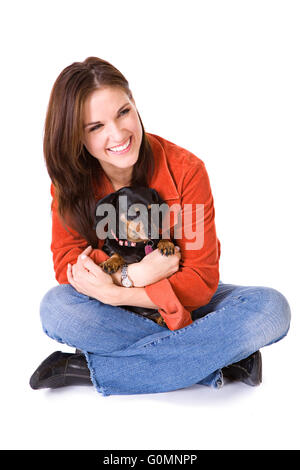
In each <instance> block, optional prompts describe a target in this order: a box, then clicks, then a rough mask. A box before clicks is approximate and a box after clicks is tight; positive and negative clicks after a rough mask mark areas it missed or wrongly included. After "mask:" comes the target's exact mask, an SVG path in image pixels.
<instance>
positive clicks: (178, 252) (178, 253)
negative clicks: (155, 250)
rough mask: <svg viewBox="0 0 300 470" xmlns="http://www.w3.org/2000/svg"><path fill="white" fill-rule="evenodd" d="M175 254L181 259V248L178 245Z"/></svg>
mask: <svg viewBox="0 0 300 470" xmlns="http://www.w3.org/2000/svg"><path fill="white" fill-rule="evenodd" d="M174 254H175V255H176V256H178V258H179V259H180V258H181V251H180V246H178V245H176V246H175V253H174Z"/></svg>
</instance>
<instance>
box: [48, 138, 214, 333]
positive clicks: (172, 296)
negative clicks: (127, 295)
mask: <svg viewBox="0 0 300 470" xmlns="http://www.w3.org/2000/svg"><path fill="white" fill-rule="evenodd" d="M146 135H147V137H148V139H149V142H150V145H151V148H152V150H153V154H154V161H155V170H154V175H153V177H152V180H151V183H150V184H149V186H150V187H151V188H154V189H156V191H157V192H158V193H159V195H160V196H161V197H162V199H164V200H165V202H166V203H167V204H168V205H169V206H172V205H173V204H179V205H180V206H178V207H179V208H180V207H181V208H183V207H184V205H185V204H190V205H191V204H193V206H191V207H192V208H193V210H192V218H191V224H189V227H190V228H191V230H192V232H193V233H194V232H195V229H196V210H195V207H196V206H195V205H196V204H199V205H200V204H201V205H204V206H202V207H204V224H203V226H204V229H203V232H202V233H201V236H202V238H201V240H203V243H200V244H199V243H197V245H196V244H194V246H193V245H192V246H193V248H192V249H190V247H189V246H188V245H187V244H190V245H191V244H193V243H195V241H196V238H194V239H192V238H191V236H190V235H189V234H187V237H186V238H185V226H186V225H185V223H184V221H185V210H183V211H182V223H181V225H182V227H183V229H182V238H176V239H175V244H176V245H178V246H180V249H181V261H180V268H179V270H178V271H177V272H176V273H175V274H173V275H172V276H170V277H169V278H168V279H163V280H161V281H159V282H156V283H154V284H151V285H149V286H146V287H145V290H146V293H147V295H148V296H149V298H150V299H151V300H152V302H154V304H155V305H157V306H158V307H159V313H160V314H161V315H162V317H163V318H164V320H165V322H166V324H167V326H168V328H169V329H170V330H177V329H180V328H183V327H185V326H187V325H189V324H190V323H192V320H191V315H190V312H191V311H193V310H195V309H196V308H198V307H201V306H202V305H206V304H207V303H208V302H209V301H210V299H211V297H212V296H213V294H214V293H215V291H216V289H217V287H218V282H219V258H220V242H219V240H218V238H217V235H216V229H215V221H214V216H215V211H214V203H213V196H212V193H211V188H210V183H209V178H208V175H207V172H206V168H205V165H204V163H203V162H202V160H200V159H199V158H198V157H196V156H195V155H193V154H192V153H191V152H189V151H188V150H185V149H184V148H182V147H179V146H178V145H175V144H173V143H172V142H169V141H168V140H166V139H163V138H162V137H159V136H157V135H155V134H150V133H146ZM112 192H114V188H113V186H112V184H111V182H110V180H109V179H108V178H107V176H106V175H105V173H104V172H103V179H102V184H101V186H99V187H97V188H96V194H95V200H96V201H98V200H99V199H101V198H103V197H104V196H106V195H107V194H109V193H112ZM51 194H52V198H53V204H52V242H51V250H52V253H53V262H54V270H55V277H56V279H57V281H58V282H59V283H60V284H68V280H67V272H66V271H67V264H68V263H71V264H74V263H76V261H77V257H78V255H79V254H80V253H81V252H82V251H83V250H84V249H85V248H86V247H87V245H88V244H87V241H86V240H85V239H84V238H82V237H81V236H80V235H79V234H78V233H77V232H75V231H74V230H73V229H71V228H70V227H68V230H69V231H70V232H68V231H67V230H66V229H65V228H64V226H63V224H62V222H61V219H60V217H59V215H58V211H57V201H56V199H55V198H54V187H53V184H51ZM185 207H188V206H185ZM179 213H180V210H179V212H178V211H177V213H176V212H175V214H174V216H173V217H172V213H171V230H170V234H171V236H173V235H174V228H175V225H176V223H178V221H179V220H180V219H178V214H179ZM197 213H198V215H200V216H201V214H202V216H203V212H201V210H198V211H197ZM177 227H178V225H177ZM197 227H198V235H199V225H197ZM103 243H104V240H99V242H98V248H97V249H95V250H93V251H92V253H91V255H90V257H91V258H92V259H93V260H94V262H95V263H101V262H102V261H105V260H106V259H107V258H108V255H107V254H106V253H104V251H102V250H101V248H102V246H103ZM198 245H199V248H197V246H198ZM200 245H201V246H200ZM195 247H196V248H197V249H195ZM124 289H125V287H124Z"/></svg>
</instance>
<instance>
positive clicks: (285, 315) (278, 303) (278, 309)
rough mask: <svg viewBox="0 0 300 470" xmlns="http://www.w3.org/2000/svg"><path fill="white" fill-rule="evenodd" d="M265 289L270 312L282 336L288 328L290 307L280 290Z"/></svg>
mask: <svg viewBox="0 0 300 470" xmlns="http://www.w3.org/2000/svg"><path fill="white" fill-rule="evenodd" d="M267 289H268V295H269V307H270V312H271V313H272V315H273V316H274V318H275V320H276V323H277V325H278V329H279V331H280V333H281V337H283V336H285V335H286V334H287V332H288V330H289V328H290V322H291V308H290V305H289V303H288V301H287V299H286V297H285V296H284V295H283V294H282V293H281V292H279V291H278V290H276V289H273V288H267ZM279 339H280V338H279Z"/></svg>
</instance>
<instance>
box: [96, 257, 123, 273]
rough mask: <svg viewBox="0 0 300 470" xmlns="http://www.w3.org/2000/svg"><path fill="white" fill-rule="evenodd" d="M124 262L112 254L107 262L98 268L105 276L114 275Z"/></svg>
mask: <svg viewBox="0 0 300 470" xmlns="http://www.w3.org/2000/svg"><path fill="white" fill-rule="evenodd" d="M123 264H124V260H123V258H122V257H121V256H119V255H117V254H114V255H112V256H111V257H110V258H109V259H108V260H106V261H104V262H103V263H101V264H100V265H99V266H100V268H102V269H103V271H104V272H105V273H107V274H114V273H116V272H117V271H118V269H119V268H120V267H121V266H123Z"/></svg>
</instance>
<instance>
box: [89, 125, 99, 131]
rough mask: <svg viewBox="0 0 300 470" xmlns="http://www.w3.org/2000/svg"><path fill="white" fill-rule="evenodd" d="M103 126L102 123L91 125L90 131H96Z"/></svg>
mask: <svg viewBox="0 0 300 470" xmlns="http://www.w3.org/2000/svg"><path fill="white" fill-rule="evenodd" d="M101 126H102V124H97V125H96V126H94V127H91V128H90V130H89V132H93V131H96V130H97V129H100V127H101Z"/></svg>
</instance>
